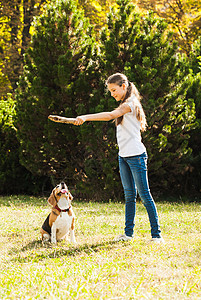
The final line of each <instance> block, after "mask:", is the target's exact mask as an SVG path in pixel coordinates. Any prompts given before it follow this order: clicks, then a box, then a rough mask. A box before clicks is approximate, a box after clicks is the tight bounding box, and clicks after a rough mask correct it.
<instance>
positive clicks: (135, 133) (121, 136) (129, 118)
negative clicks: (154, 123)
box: [116, 95, 146, 157]
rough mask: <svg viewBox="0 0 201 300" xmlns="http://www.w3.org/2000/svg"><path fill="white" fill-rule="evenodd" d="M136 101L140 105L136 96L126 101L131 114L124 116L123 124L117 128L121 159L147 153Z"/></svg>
mask: <svg viewBox="0 0 201 300" xmlns="http://www.w3.org/2000/svg"><path fill="white" fill-rule="evenodd" d="M136 101H137V102H138V103H139V100H138V99H137V98H136V97H135V96H134V95H133V96H131V98H130V99H128V101H126V103H127V104H128V105H129V106H130V108H131V112H128V113H126V114H125V115H124V116H123V120H122V123H121V124H119V125H118V126H117V127H116V128H117V132H116V133H117V143H118V146H119V155H120V156H121V157H128V156H134V155H140V154H142V153H144V152H146V148H145V146H144V144H143V143H142V137H141V132H140V130H141V124H140V121H138V119H137V118H136V112H135V103H136ZM139 104H140V103H139ZM140 105H141V104H140Z"/></svg>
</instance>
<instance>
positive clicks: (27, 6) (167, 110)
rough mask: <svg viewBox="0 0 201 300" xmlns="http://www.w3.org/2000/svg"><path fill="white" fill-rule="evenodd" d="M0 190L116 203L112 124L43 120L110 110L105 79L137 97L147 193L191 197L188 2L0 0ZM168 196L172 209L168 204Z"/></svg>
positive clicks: (195, 69) (194, 144)
mask: <svg viewBox="0 0 201 300" xmlns="http://www.w3.org/2000/svg"><path fill="white" fill-rule="evenodd" d="M0 7H1V10H0V20H1V28H0V35H1V40H0V93H1V98H0V148H1V155H0V194H1V195H12V194H15V195H17V194H27V195H45V196H46V195H48V194H49V192H50V191H51V189H52V187H53V186H55V184H57V183H58V182H60V181H61V180H64V181H66V183H67V184H68V186H69V188H70V189H71V191H72V193H73V195H74V196H76V197H77V198H81V199H88V200H89V199H90V200H92V199H93V200H97V201H113V200H114V201H119V200H122V197H123V195H122V187H121V183H120V178H119V170H118V162H117V153H118V149H117V145H116V138H115V125H114V123H112V122H87V123H86V124H84V125H82V126H81V127H76V126H73V125H65V124H58V123H53V122H51V121H49V120H48V115H49V114H57V115H62V116H67V117H75V116H77V115H79V114H86V113H94V112H100V111H109V110H112V109H114V108H115V107H116V103H115V100H114V99H112V98H111V96H110V95H109V93H108V92H107V90H106V87H105V80H106V79H107V77H108V76H109V75H111V74H113V73H115V72H122V73H125V74H126V75H127V76H128V78H129V80H130V81H132V82H134V83H135V84H136V86H137V88H138V89H139V91H140V93H141V95H142V97H143V98H142V105H143V107H144V109H145V112H146V115H147V121H148V128H147V131H145V132H144V133H143V142H144V144H145V146H146V148H147V151H148V156H149V165H148V168H149V181H150V186H151V190H152V193H153V194H154V195H155V196H156V197H157V198H158V199H160V197H162V198H163V199H164V198H165V197H168V199H169V200H170V199H171V196H172V197H173V198H174V197H175V195H176V198H174V199H177V200H179V199H180V198H182V199H184V198H185V197H187V198H188V199H193V200H196V201H198V200H199V198H200V190H201V180H200V179H201V176H200V170H201V154H200V147H201V134H200V128H201V75H200V70H201V3H200V1H195V0H194V1H192V0H184V1H174V0H172V1H171V0H169V1H159V0H158V1H157V0H150V1H143V0H142V1H140V0H139V1H137V0H136V1H130V2H129V1H127V0H122V1H102V0H99V1H90V0H89V1H70V0H66V1H64V0H63V1H44V0H40V1H37V0H35V1H28V0H23V1H22V0H13V1H10V0H2V1H0ZM177 200H176V201H177Z"/></svg>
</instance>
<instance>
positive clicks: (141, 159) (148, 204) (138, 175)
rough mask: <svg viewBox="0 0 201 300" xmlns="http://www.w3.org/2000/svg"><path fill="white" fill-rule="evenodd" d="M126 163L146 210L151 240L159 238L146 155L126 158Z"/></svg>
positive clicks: (156, 214) (158, 226) (159, 231)
mask: <svg viewBox="0 0 201 300" xmlns="http://www.w3.org/2000/svg"><path fill="white" fill-rule="evenodd" d="M127 163H128V164H129V167H130V169H131V172H132V174H133V177H134V180H135V184H136V186H137V190H138V192H139V196H140V198H141V200H142V203H143V204H144V206H145V208H146V210H147V213H148V216H149V221H150V225H151V235H152V238H160V237H161V235H160V233H161V230H160V225H159V220H158V213H157V209H156V205H155V202H154V200H153V198H152V195H151V193H150V189H149V184H148V176H147V154H146V153H143V154H142V155H139V156H132V157H127Z"/></svg>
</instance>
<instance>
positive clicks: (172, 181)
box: [102, 0, 195, 190]
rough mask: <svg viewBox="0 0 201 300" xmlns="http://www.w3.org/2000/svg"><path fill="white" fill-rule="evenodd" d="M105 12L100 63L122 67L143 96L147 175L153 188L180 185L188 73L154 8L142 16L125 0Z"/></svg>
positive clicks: (190, 107)
mask: <svg viewBox="0 0 201 300" xmlns="http://www.w3.org/2000/svg"><path fill="white" fill-rule="evenodd" d="M117 3H118V4H119V10H118V11H117V12H114V11H113V12H112V13H111V14H110V15H109V18H108V28H106V29H105V30H104V31H103V33H102V42H103V46H102V52H103V56H102V64H103V70H104V71H105V72H106V73H109V74H108V75H110V74H111V73H114V72H117V71H120V72H123V73H125V74H126V75H127V76H128V78H129V80H130V81H133V82H134V83H135V84H136V86H137V88H138V89H139V91H140V93H141V95H142V96H143V100H142V104H143V106H144V109H145V112H146V115H147V120H148V130H147V131H146V132H145V133H144V135H143V138H144V143H145V145H146V147H147V151H148V154H149V158H150V165H149V175H150V181H151V184H152V186H153V187H154V188H158V189H160V190H162V189H164V188H170V187H171V188H172V185H174V186H175V189H177V188H182V182H180V178H181V177H180V175H181V173H182V172H183V171H184V167H185V162H186V160H187V159H188V158H189V156H190V154H191V149H190V148H189V146H188V140H189V130H190V129H192V128H193V126H194V120H195V105H194V101H193V99H191V98H187V97H186V93H187V90H188V87H189V86H190V84H191V82H192V76H190V75H189V74H188V63H187V61H186V60H185V57H180V56H179V55H177V44H176V43H175V42H174V41H172V33H171V32H169V31H168V30H167V24H166V23H165V22H164V21H163V20H162V19H158V18H155V17H154V16H153V14H151V13H150V14H147V15H146V16H144V17H142V16H140V15H139V14H137V13H135V9H134V7H132V5H131V4H130V3H129V1H127V0H122V1H117Z"/></svg>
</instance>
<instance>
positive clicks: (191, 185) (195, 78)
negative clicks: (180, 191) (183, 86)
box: [185, 37, 201, 193]
mask: <svg viewBox="0 0 201 300" xmlns="http://www.w3.org/2000/svg"><path fill="white" fill-rule="evenodd" d="M189 67H190V69H191V70H192V80H191V82H190V87H189V89H188V91H187V97H188V98H189V99H193V100H194V102H195V111H196V127H195V128H194V129H192V130H191V131H190V147H191V148H192V155H191V158H190V161H189V162H188V165H187V167H186V168H187V172H186V176H185V187H186V190H187V191H190V192H194V193H200V191H201V182H200V178H201V171H200V170H201V152H200V149H201V137H200V130H201V37H200V38H199V39H198V40H197V41H196V42H195V43H194V45H193V46H192V50H191V52H190V59H189Z"/></svg>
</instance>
